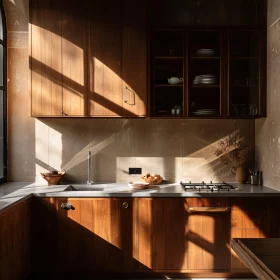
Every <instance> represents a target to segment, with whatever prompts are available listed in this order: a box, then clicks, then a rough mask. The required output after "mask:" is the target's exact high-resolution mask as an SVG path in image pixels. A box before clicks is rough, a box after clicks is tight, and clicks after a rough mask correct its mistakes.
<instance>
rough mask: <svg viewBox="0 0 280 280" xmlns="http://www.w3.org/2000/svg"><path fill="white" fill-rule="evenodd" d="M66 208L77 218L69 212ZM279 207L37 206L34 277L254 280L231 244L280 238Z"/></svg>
mask: <svg viewBox="0 0 280 280" xmlns="http://www.w3.org/2000/svg"><path fill="white" fill-rule="evenodd" d="M66 202H68V203H71V205H72V209H71V210H65V209H63V208H61V204H62V203H66ZM278 202H279V200H278V199H271V198H269V199H263V198H262V199H258V198H242V199H241V198H240V199H235V198H234V199H230V198H229V199H227V198H128V199H126V198H89V199H87V198H77V199H74V198H73V199H72V198H71V199H70V198H68V199H67V198H58V199H54V198H34V201H33V204H32V205H33V210H34V211H33V213H35V215H34V216H33V219H35V218H36V220H35V222H34V223H33V224H34V226H33V228H32V243H33V251H32V255H33V262H32V265H33V271H35V272H48V269H49V268H50V267H51V270H53V271H56V273H57V274H60V273H62V274H64V273H81V272H83V273H89V275H93V274H96V273H101V274H102V275H104V274H114V275H117V274H123V273H125V274H132V275H134V276H137V277H138V276H143V275H151V274H152V275H153V276H156V277H159V278H160V277H161V276H163V275H165V276H174V277H175V275H176V276H177V277H218V278H219V277H242V276H243V277H246V276H252V274H251V273H250V272H249V270H248V269H247V268H246V267H245V266H244V265H243V264H242V262H241V261H240V260H239V259H238V258H237V257H236V255H234V254H233V253H232V252H231V250H230V246H229V243H230V240H231V238H238V237H242V238H244V237H245V238H246V237H279V230H278V225H277V222H276V221H277V216H276V215H277V211H278V208H279V206H278V204H279V203H278ZM0 262H1V259H0ZM46 264H47V265H46Z"/></svg>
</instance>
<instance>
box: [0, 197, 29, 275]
mask: <svg viewBox="0 0 280 280" xmlns="http://www.w3.org/2000/svg"><path fill="white" fill-rule="evenodd" d="M30 221H31V219H30V201H29V200H27V201H24V202H22V203H19V204H18V205H16V206H14V207H12V208H10V209H8V210H5V211H4V212H3V213H1V215H0V267H1V268H0V279H15V280H17V279H18V280H20V279H27V277H28V276H29V275H30V273H31V234H30V227H31V222H30Z"/></svg>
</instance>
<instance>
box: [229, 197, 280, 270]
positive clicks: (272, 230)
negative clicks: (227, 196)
mask: <svg viewBox="0 0 280 280" xmlns="http://www.w3.org/2000/svg"><path fill="white" fill-rule="evenodd" d="M278 203H279V200H278V199H273V198H269V199H264V198H254V199H246V198H243V199H242V198H240V199H231V238H273V237H279V231H278V225H277V223H276V222H275V221H277V220H278V218H277V212H278V211H279V210H277V209H278V208H279V206H278ZM231 269H232V270H233V271H238V270H240V271H242V270H248V269H247V267H246V266H245V265H244V264H243V262H242V261H240V259H239V258H238V257H237V256H236V254H235V253H234V252H233V251H232V254H231ZM248 271H249V270H248Z"/></svg>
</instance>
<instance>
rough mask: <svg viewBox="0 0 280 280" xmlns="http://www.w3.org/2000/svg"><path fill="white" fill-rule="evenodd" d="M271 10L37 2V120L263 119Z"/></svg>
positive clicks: (255, 4) (256, 4)
mask: <svg viewBox="0 0 280 280" xmlns="http://www.w3.org/2000/svg"><path fill="white" fill-rule="evenodd" d="M265 6H266V1H265V0H237V1H234V2H232V1H222V0H209V1H201V0H197V1H192V0H187V1H183V0H176V1H173V2H170V1H167V0H164V1H159V0H153V1H147V0H145V1H138V2H137V3H134V2H133V1H128V0H117V1H109V0H103V1H101V0H94V1H86V0H81V1H80V2H79V5H77V3H76V1H74V0H70V1H66V0H58V1H55V0H40V1H39V0H32V1H31V3H30V21H31V55H30V68H31V97H32V101H31V103H32V106H31V115H32V116H33V117H147V116H149V117H162V118H164V117H168V118H258V117H264V116H265V114H266V109H265V107H266V104H265V100H266V98H265V81H266V72H265V64H266V59H265V57H266V55H265V52H266V51H265V50H266V46H265V44H266V39H265V35H266V26H265V24H266V23H265V18H266V16H265V10H266V8H265ZM207 50H208V53H207ZM209 50H210V52H209ZM205 51H206V53H205ZM172 77H173V78H178V82H177V83H176V82H175V83H174V82H173V83H172V82H169V81H168V79H169V78H172ZM201 81H203V83H201ZM148 99H149V100H148Z"/></svg>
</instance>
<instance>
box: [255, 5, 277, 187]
mask: <svg viewBox="0 0 280 280" xmlns="http://www.w3.org/2000/svg"><path fill="white" fill-rule="evenodd" d="M267 23H268V28H267V118H266V119H260V120H256V166H257V167H258V168H259V169H261V170H263V178H264V184H265V185H267V186H270V187H272V188H276V189H280V109H279V104H280V79H279V73H280V0H268V19H267Z"/></svg>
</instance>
